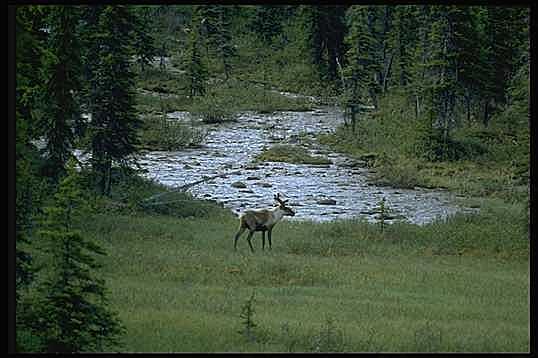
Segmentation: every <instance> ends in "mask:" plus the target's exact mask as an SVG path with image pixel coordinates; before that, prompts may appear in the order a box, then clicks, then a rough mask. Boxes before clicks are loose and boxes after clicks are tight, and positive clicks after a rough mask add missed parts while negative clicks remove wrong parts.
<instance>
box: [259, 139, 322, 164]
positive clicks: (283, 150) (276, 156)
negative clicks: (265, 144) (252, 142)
mask: <svg viewBox="0 0 538 358" xmlns="http://www.w3.org/2000/svg"><path fill="white" fill-rule="evenodd" d="M256 160H261V161H270V162H286V163H294V164H318V165H322V164H323V165H326V164H331V161H330V160H329V159H328V158H325V157H322V156H313V155H310V154H309V153H308V151H307V150H306V149H305V148H303V147H299V146H295V145H289V144H278V145H274V146H272V147H271V148H268V149H265V150H264V151H262V152H261V153H260V154H259V155H258V156H257V157H256Z"/></svg>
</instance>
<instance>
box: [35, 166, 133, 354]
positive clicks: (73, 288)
mask: <svg viewBox="0 0 538 358" xmlns="http://www.w3.org/2000/svg"><path fill="white" fill-rule="evenodd" d="M67 170H68V173H67V174H68V175H67V176H66V177H65V178H63V179H62V180H61V182H60V185H59V188H58V191H57V193H56V194H55V195H54V201H53V204H54V205H53V206H48V207H46V208H45V210H44V212H45V220H44V222H43V225H42V227H43V228H42V229H41V230H40V235H41V237H42V239H43V240H44V244H43V245H44V247H45V248H46V254H47V255H50V256H49V260H48V262H47V271H46V273H45V274H46V278H45V279H44V280H43V282H42V283H41V285H40V286H39V292H40V293H41V295H40V298H39V299H38V303H37V304H36V307H34V309H33V311H34V314H35V319H34V321H33V322H32V324H31V326H32V329H33V331H34V334H35V335H37V336H38V337H40V338H41V342H42V344H43V350H45V351H47V352H86V351H106V350H110V349H113V348H114V346H115V345H116V344H117V343H118V337H119V336H120V334H121V333H122V331H123V327H122V325H121V323H120V322H119V320H118V318H117V317H116V314H115V313H113V312H111V311H110V310H109V309H108V308H107V295H106V288H105V282H104V280H103V279H102V278H100V277H98V275H97V273H98V270H99V269H100V267H101V264H100V263H99V261H98V259H97V256H102V255H105V254H106V252H105V251H104V250H103V248H102V247H101V246H100V245H99V244H97V243H96V242H94V241H92V240H89V239H87V238H85V237H84V235H83V234H82V233H81V232H80V231H78V230H76V229H74V227H73V226H74V225H73V224H74V222H75V220H77V218H78V217H79V216H80V215H81V212H82V208H83V205H84V204H83V200H84V197H83V193H82V192H81V190H80V189H79V187H80V186H81V183H80V179H79V174H78V173H77V172H76V169H75V167H74V161H73V160H71V161H70V162H69V165H68V169H67Z"/></svg>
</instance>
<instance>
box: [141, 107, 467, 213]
mask: <svg viewBox="0 0 538 358" xmlns="http://www.w3.org/2000/svg"><path fill="white" fill-rule="evenodd" d="M168 117H169V119H170V120H178V121H185V123H189V122H190V119H189V117H188V114H187V113H185V112H174V113H169V114H168ZM341 121H342V114H341V112H339V111H338V110H336V109H335V108H334V107H325V108H320V109H316V110H314V111H311V112H278V113H274V114H257V113H243V114H242V115H241V116H239V118H238V119H237V121H234V122H228V123H225V124H219V125H203V127H204V128H205V129H206V130H207V131H208V135H207V139H206V141H205V143H204V146H203V147H202V148H196V149H187V150H182V151H177V152H162V151H154V152H145V153H143V155H142V156H141V157H140V158H139V161H140V164H141V165H142V167H143V168H145V169H146V170H147V173H146V176H147V177H149V178H152V179H154V180H156V181H158V182H160V183H162V184H165V185H168V186H171V187H176V186H180V185H184V184H187V183H191V182H195V181H197V180H200V179H202V178H204V177H212V176H215V175H219V174H224V176H223V177H218V178H215V179H212V180H211V181H208V182H204V183H201V184H198V185H195V186H193V187H191V188H190V189H189V191H190V192H191V193H192V194H193V195H194V196H196V197H199V198H205V199H214V200H216V201H217V202H220V203H222V204H223V205H224V206H225V207H228V208H231V209H232V210H233V211H235V212H236V213H239V212H242V211H243V210H245V209H247V208H260V207H266V206H271V205H272V204H273V199H272V198H273V194H275V193H277V192H279V193H281V194H282V196H284V197H285V198H286V199H289V205H290V206H291V207H293V208H294V209H295V211H296V213H297V214H296V216H295V217H293V219H294V220H305V219H310V220H315V221H326V220H334V219H343V218H351V217H364V218H365V219H367V220H369V221H376V218H377V216H378V214H377V213H375V210H376V207H378V206H379V202H380V201H381V200H382V199H383V198H385V203H386V204H385V206H386V207H388V208H390V209H391V212H390V216H391V217H393V220H407V221H409V222H412V223H417V224H424V223H427V222H431V221H432V220H434V219H435V218H442V217H447V216H448V215H452V214H454V213H455V212H457V211H462V210H463V211H467V210H469V209H467V208H461V207H458V206H457V205H455V204H454V203H453V202H452V198H451V196H450V195H449V194H448V193H447V192H445V191H441V190H431V189H423V188H415V189H412V190H408V189H397V188H391V187H386V186H383V187H381V186H376V185H373V183H372V182H371V178H370V177H371V173H369V171H368V169H367V168H364V167H359V166H357V165H356V162H354V161H352V160H351V159H350V158H348V157H346V156H345V155H343V154H339V153H333V152H331V151H330V150H329V149H328V148H325V147H323V146H321V145H319V144H317V143H316V142H315V141H314V140H312V141H306V142H309V144H304V143H305V141H304V140H299V138H298V137H299V136H300V137H301V138H310V139H314V135H315V134H317V133H321V132H330V131H333V130H334V129H335V128H336V127H337V126H338V125H339V124H340V123H341ZM277 143H290V144H294V145H304V146H305V147H306V148H307V149H308V150H309V151H310V153H312V154H313V155H323V156H325V157H328V158H329V159H330V160H331V161H332V162H333V164H331V165H326V166H316V165H306V164H288V163H277V162H265V163H260V164H256V165H254V164H253V163H252V161H253V158H254V157H255V156H256V155H257V154H259V153H260V152H261V151H262V150H263V148H266V147H270V146H272V145H274V144H277ZM238 181H239V182H241V183H242V184H244V185H237V184H236V185H237V186H243V187H235V186H232V183H235V182H238ZM327 199H332V202H331V203H329V202H330V201H331V200H327ZM324 200H325V201H324ZM334 202H336V203H334ZM389 222H390V221H389Z"/></svg>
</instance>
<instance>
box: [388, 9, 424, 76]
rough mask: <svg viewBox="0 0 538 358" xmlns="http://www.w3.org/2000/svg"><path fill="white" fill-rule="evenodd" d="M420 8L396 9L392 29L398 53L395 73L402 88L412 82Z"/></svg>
mask: <svg viewBox="0 0 538 358" xmlns="http://www.w3.org/2000/svg"><path fill="white" fill-rule="evenodd" d="M418 16H419V8H418V7H417V6H415V5H399V6H396V7H395V9H394V24H393V28H392V31H391V33H392V40H393V42H392V43H393V46H394V49H395V52H396V59H395V66H394V67H395V73H397V74H398V83H399V85H400V86H407V85H408V84H410V83H411V81H412V75H413V74H412V71H413V63H414V61H415V49H416V47H417V46H418V40H419V38H418V28H419V21H418Z"/></svg>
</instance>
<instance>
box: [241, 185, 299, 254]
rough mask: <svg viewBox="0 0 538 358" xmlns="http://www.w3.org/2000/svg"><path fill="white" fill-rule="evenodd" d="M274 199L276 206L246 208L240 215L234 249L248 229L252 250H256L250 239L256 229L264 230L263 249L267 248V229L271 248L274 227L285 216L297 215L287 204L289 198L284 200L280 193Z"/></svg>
mask: <svg viewBox="0 0 538 358" xmlns="http://www.w3.org/2000/svg"><path fill="white" fill-rule="evenodd" d="M274 199H275V201H276V206H274V207H272V208H265V209H257V210H245V212H243V213H242V214H241V215H240V216H239V230H238V231H237V233H236V234H235V239H234V250H237V240H238V239H239V237H240V236H241V235H242V234H243V233H244V232H245V231H246V230H247V229H248V230H249V233H248V236H247V242H248V245H249V246H250V251H252V252H254V248H253V247H252V243H251V242H250V240H251V239H252V235H254V232H256V231H261V232H262V250H265V232H266V231H267V238H268V239H269V249H271V232H272V230H273V227H274V226H275V225H276V223H278V222H279V221H280V220H281V219H282V218H283V217H284V216H294V215H295V212H294V211H293V210H292V209H291V208H290V207H288V206H286V203H287V202H288V200H282V199H281V198H280V193H277V194H276V195H274Z"/></svg>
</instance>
